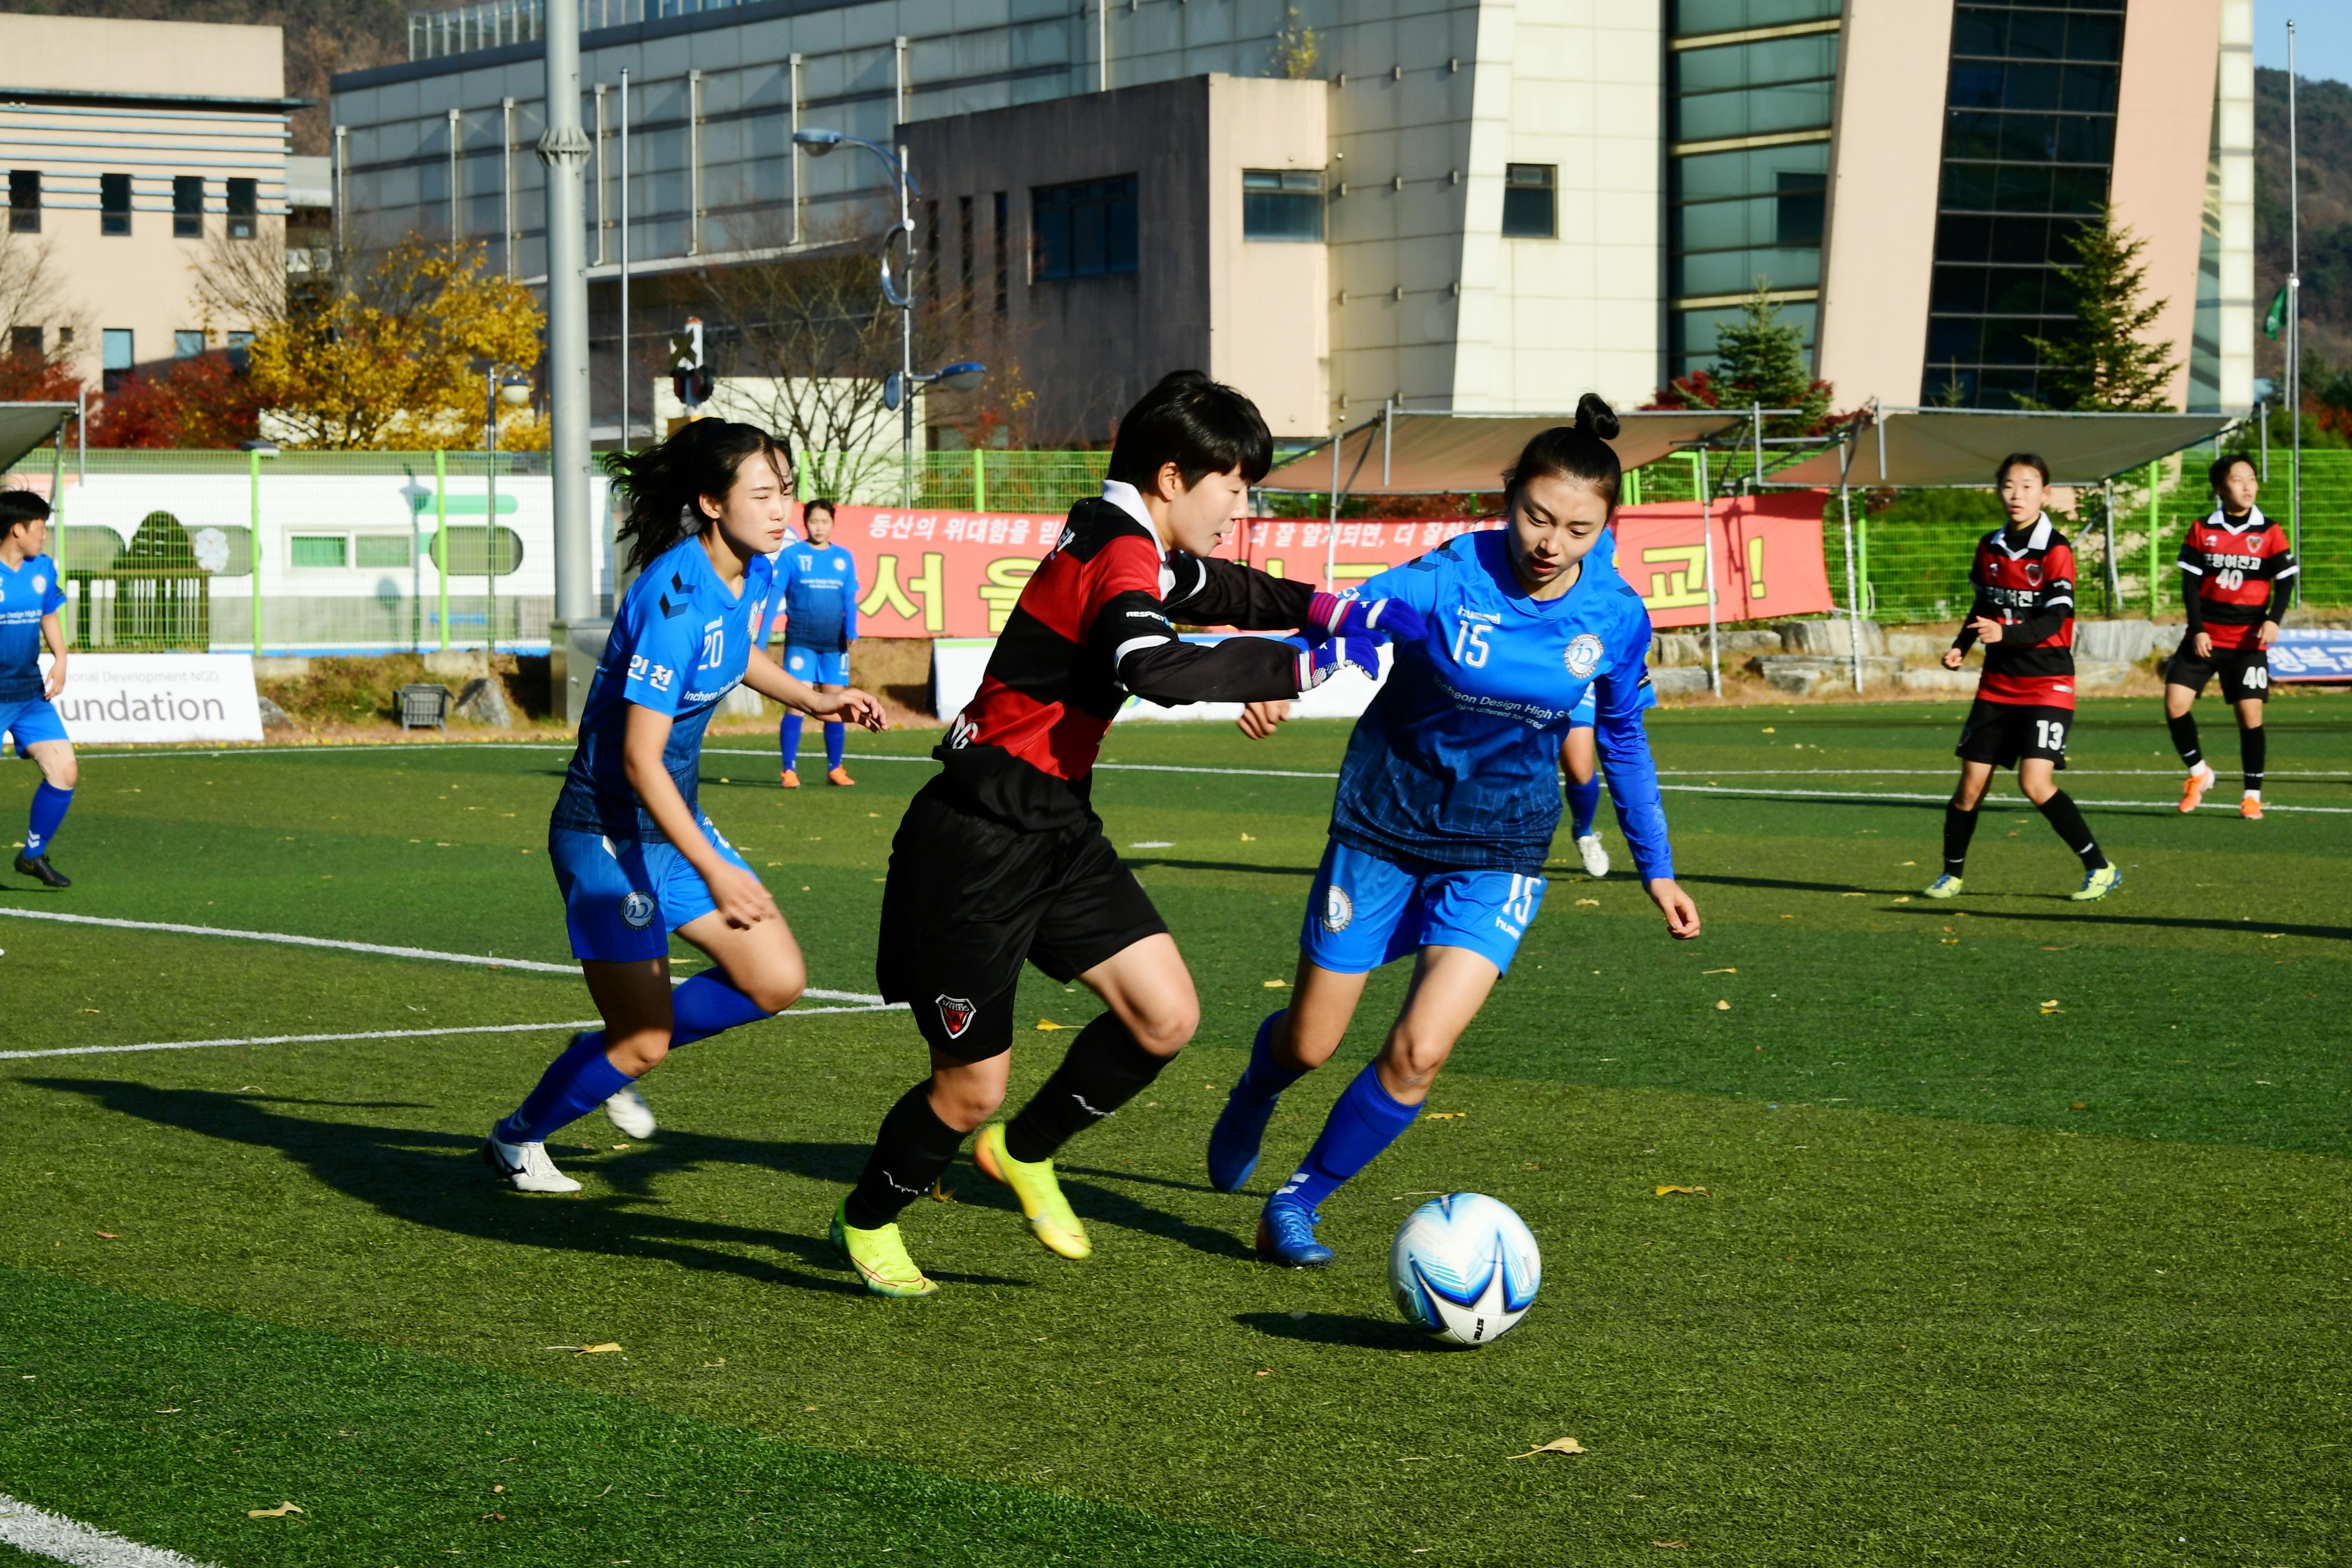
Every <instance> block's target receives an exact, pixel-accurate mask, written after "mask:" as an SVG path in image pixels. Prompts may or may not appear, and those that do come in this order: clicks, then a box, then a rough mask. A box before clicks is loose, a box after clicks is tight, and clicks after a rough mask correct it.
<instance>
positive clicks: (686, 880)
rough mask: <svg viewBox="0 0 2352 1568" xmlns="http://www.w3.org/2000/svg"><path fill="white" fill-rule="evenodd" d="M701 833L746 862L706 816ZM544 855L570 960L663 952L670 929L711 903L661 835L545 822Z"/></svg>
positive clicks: (697, 876)
mask: <svg viewBox="0 0 2352 1568" xmlns="http://www.w3.org/2000/svg"><path fill="white" fill-rule="evenodd" d="M702 832H703V836H704V837H707V838H709V840H710V845H711V847H712V848H714V849H716V850H718V851H719V854H721V855H723V856H725V857H726V858H728V859H729V860H731V861H733V862H734V863H735V864H736V865H738V866H740V867H742V868H743V869H745V870H746V871H749V870H751V865H750V863H749V862H747V861H746V860H745V859H744V858H743V857H741V856H740V855H738V854H736V853H735V847H734V846H733V845H731V844H730V843H728V842H727V840H726V839H724V838H721V837H719V829H717V828H716V827H713V826H711V825H710V818H709V817H707V816H706V817H704V818H703V819H702ZM547 858H548V859H549V860H550V861H551V862H552V863H553V865H554V867H555V885H556V886H557V887H558V888H560V889H562V892H563V923H564V926H565V927H566V928H567V929H568V930H569V931H571V933H572V957H574V958H577V959H582V960H584V961H588V962H593V963H635V962H637V961H639V960H642V959H648V958H663V957H667V955H668V952H669V933H670V932H672V931H676V930H677V928H678V927H680V926H682V925H684V924H686V923H687V922H688V921H694V920H699V919H701V918H702V917H703V916H704V915H707V914H709V912H710V911H711V910H714V909H716V908H718V905H716V904H714V903H712V902H711V900H710V889H709V887H708V886H707V885H706V884H705V883H704V882H703V880H702V873H701V872H699V871H698V870H696V869H695V868H694V864H693V862H691V861H689V860H688V859H687V858H686V857H685V856H683V855H681V854H679V853H678V852H677V847H675V846H674V845H671V844H669V843H667V841H661V842H654V843H647V842H646V841H645V840H643V839H638V838H613V837H607V836H606V835H604V834H602V833H581V832H577V831H574V830H573V829H571V828H567V827H551V828H549V829H548V830H547Z"/></svg>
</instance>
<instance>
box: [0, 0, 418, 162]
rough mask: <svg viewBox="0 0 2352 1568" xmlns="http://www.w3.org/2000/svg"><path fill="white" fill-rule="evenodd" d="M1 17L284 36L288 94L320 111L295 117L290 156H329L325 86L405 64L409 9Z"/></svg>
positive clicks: (102, 3) (278, 1)
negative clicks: (346, 74) (272, 29)
mask: <svg viewBox="0 0 2352 1568" xmlns="http://www.w3.org/2000/svg"><path fill="white" fill-rule="evenodd" d="M0 10H5V11H13V12H19V13H24V14H27V15H34V16H121V17H129V18H132V19H136V20H142V21H155V22H247V23H263V24H273V23H274V24H275V25H277V26H280V27H283V28H284V29H286V90H287V92H288V93H289V94H290V95H291V96H293V97H296V98H312V99H316V100H319V104H320V107H319V108H317V109H307V110H302V111H301V112H299V113H298V114H296V115H295V116H294V151H295V152H297V153H310V154H319V153H325V152H326V151H327V144H328V142H329V140H330V137H329V134H328V125H327V110H326V107H325V106H326V100H327V79H328V78H329V77H331V76H332V75H333V74H334V73H335V72H337V71H345V70H358V69H360V68H362V67H366V66H380V65H388V64H390V63H392V62H393V61H395V60H404V59H406V58H408V7H406V6H405V5H402V4H401V3H400V0H7V3H6V4H5V5H0Z"/></svg>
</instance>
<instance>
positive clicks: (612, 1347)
mask: <svg viewBox="0 0 2352 1568" xmlns="http://www.w3.org/2000/svg"><path fill="white" fill-rule="evenodd" d="M545 1348H546V1349H548V1350H551V1351H570V1352H572V1354H573V1355H603V1354H604V1353H605V1352H607V1351H616V1350H619V1349H620V1348H621V1347H620V1346H619V1345H617V1344H614V1343H613V1342H611V1341H609V1340H608V1341H606V1342H604V1343H603V1344H601V1345H549V1346H547V1347H545Z"/></svg>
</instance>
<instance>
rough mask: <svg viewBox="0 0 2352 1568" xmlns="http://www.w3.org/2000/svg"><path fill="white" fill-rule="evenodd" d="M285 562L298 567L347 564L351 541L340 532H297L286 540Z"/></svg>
mask: <svg viewBox="0 0 2352 1568" xmlns="http://www.w3.org/2000/svg"><path fill="white" fill-rule="evenodd" d="M286 543H287V550H288V554H287V564H288V565H289V566H294V567H298V568H305V567H333V566H348V565H350V564H351V563H352V542H351V539H350V536H349V535H346V534H341V533H297V534H294V535H292V536H290V537H289V539H288V540H287V542H286Z"/></svg>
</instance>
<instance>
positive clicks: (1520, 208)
mask: <svg viewBox="0 0 2352 1568" xmlns="http://www.w3.org/2000/svg"><path fill="white" fill-rule="evenodd" d="M1557 234H1559V167H1558V166H1557V165H1555V164H1551V163H1510V164H1507V165H1505V167H1504V170H1503V237H1504V238H1505V239H1549V238H1551V237H1554V236H1555V235H1557Z"/></svg>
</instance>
